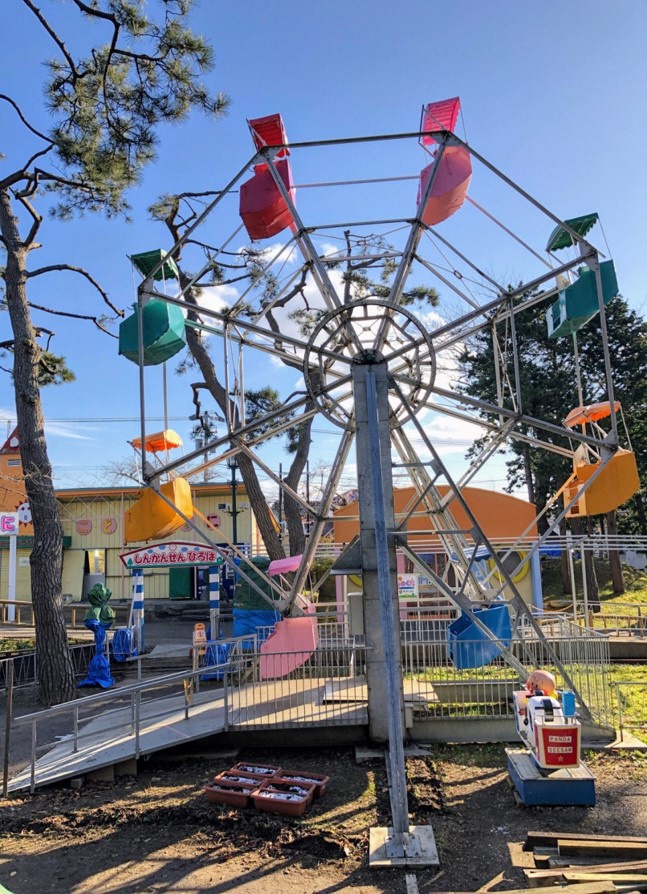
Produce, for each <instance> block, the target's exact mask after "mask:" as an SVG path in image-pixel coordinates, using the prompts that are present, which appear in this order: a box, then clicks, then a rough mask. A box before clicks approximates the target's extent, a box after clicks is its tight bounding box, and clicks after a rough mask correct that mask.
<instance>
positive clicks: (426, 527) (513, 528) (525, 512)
mask: <svg viewBox="0 0 647 894" xmlns="http://www.w3.org/2000/svg"><path fill="white" fill-rule="evenodd" d="M448 490H449V488H448V486H447V485H439V486H438V492H439V494H440V496H441V497H444V496H445V495H446V494H447V492H448ZM461 493H462V495H463V497H464V498H465V501H466V502H467V505H468V506H469V508H470V510H471V511H472V512H473V513H474V515H475V517H476V520H477V521H478V523H479V524H480V526H481V527H482V528H483V531H484V532H485V535H486V536H487V537H488V538H489V539H490V540H493V541H494V542H495V543H496V542H499V541H505V540H511V539H514V538H516V537H519V535H520V534H522V533H523V532H524V531H526V530H527V535H526V536H527V537H536V536H537V526H536V520H537V511H536V509H535V507H534V505H533V504H532V503H529V502H528V501H527V500H522V499H520V498H519V497H513V496H512V495H511V494H503V493H500V492H499V491H492V490H485V489H484V488H480V487H464V488H462V489H461ZM414 494H415V489H414V488H413V487H399V488H394V490H393V502H394V509H395V514H396V519H397V517H398V515H400V516H402V515H403V514H404V513H405V512H406V511H407V507H408V506H409V505H411V501H412V500H413V499H415V497H414ZM448 509H449V511H450V512H451V513H452V515H453V517H454V520H455V521H456V523H457V525H458V527H459V528H460V529H461V530H465V529H468V528H470V527H471V522H470V520H469V518H468V516H467V514H466V513H465V511H464V509H463V507H462V506H461V504H460V503H459V502H458V501H457V500H456V499H452V500H451V502H450V503H449V506H448ZM358 512H359V508H358V504H357V502H353V503H349V504H348V505H347V506H342V507H341V508H340V509H337V510H336V511H335V512H334V513H333V526H334V531H335V533H334V537H335V541H336V542H337V543H350V541H351V540H352V539H353V537H354V536H355V535H356V534H357V533H358V532H359V520H358V518H357V516H358ZM407 529H408V530H410V531H415V532H416V533H413V534H410V535H409V543H410V544H415V543H416V541H418V540H422V541H429V540H431V541H438V534H437V533H436V532H435V527H434V523H433V522H432V519H431V516H430V515H429V513H427V512H426V511H425V510H424V508H423V507H422V506H420V507H418V511H417V512H416V513H415V515H414V516H413V517H412V518H410V519H409V522H408V524H407Z"/></svg>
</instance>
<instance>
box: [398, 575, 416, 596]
mask: <svg viewBox="0 0 647 894" xmlns="http://www.w3.org/2000/svg"><path fill="white" fill-rule="evenodd" d="M419 577H420V575H418V574H398V598H400V599H417V598H418V588H419Z"/></svg>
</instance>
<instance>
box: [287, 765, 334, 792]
mask: <svg viewBox="0 0 647 894" xmlns="http://www.w3.org/2000/svg"><path fill="white" fill-rule="evenodd" d="M275 779H276V781H277V782H291V783H296V784H297V785H299V784H300V783H302V782H312V783H314V787H315V790H314V796H315V798H321V796H322V795H324V794H325V792H326V789H327V788H328V784H329V782H330V776H323V775H320V774H319V773H302V772H301V771H300V770H281V772H280V773H277V774H276V777H275Z"/></svg>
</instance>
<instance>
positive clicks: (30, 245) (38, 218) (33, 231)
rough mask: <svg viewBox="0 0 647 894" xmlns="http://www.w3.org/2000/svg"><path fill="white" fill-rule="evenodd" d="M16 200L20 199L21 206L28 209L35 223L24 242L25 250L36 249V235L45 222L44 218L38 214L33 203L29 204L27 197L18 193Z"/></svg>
mask: <svg viewBox="0 0 647 894" xmlns="http://www.w3.org/2000/svg"><path fill="white" fill-rule="evenodd" d="M16 198H17V199H18V201H19V202H20V204H21V205H22V206H23V207H24V208H26V209H27V211H29V213H30V215H31V217H32V220H33V221H34V222H33V224H32V225H31V229H30V230H29V232H28V233H27V238H26V239H25V240H24V243H23V244H24V246H25V248H35V247H36V246H35V245H34V239H35V238H36V234H37V233H38V230H39V229H40V225H41V224H42V222H43V218H42V217H41V215H40V214H39V213H38V211H36V209H35V208H34V206H33V205H32V204H31V202H29V201H28V200H27V199H26V197H25V196H24V195H21V194H20V193H17V194H16Z"/></svg>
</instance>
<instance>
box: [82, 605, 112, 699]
mask: <svg viewBox="0 0 647 894" xmlns="http://www.w3.org/2000/svg"><path fill="white" fill-rule="evenodd" d="M84 623H85V626H86V627H87V628H88V630H92V632H93V633H94V656H93V657H92V659H91V660H90V663H89V665H88V675H87V677H86V678H85V679H84V680H81V682H80V683H79V688H80V687H81V686H101V688H102V689H110V687H111V686H114V685H115V681H114V680H113V679H112V675H111V673H110V662H109V661H108V656H107V655H106V634H107V632H108V628H109V627H110V625H111V624H112V621H110V623H107V624H106V623H103V622H101V621H97V620H95V619H93V618H88V619H86V620H85V622H84Z"/></svg>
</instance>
